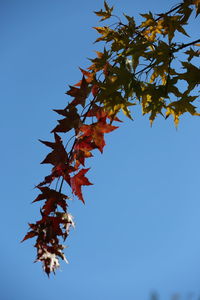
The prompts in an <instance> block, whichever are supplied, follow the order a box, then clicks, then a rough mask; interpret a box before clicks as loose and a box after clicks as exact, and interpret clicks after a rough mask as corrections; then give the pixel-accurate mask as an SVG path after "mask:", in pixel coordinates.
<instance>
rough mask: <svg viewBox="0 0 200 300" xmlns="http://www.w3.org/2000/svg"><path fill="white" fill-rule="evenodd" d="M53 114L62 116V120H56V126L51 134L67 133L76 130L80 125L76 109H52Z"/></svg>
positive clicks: (72, 107)
mask: <svg viewBox="0 0 200 300" xmlns="http://www.w3.org/2000/svg"><path fill="white" fill-rule="evenodd" d="M54 111H55V112H57V113H58V114H60V115H62V116H64V117H65V118H64V119H61V120H58V123H59V124H58V125H57V126H56V127H55V128H54V129H53V130H52V131H51V132H67V131H70V130H71V129H73V128H74V129H75V131H76V130H77V128H78V127H79V124H80V122H81V121H80V116H79V114H78V113H77V109H76V107H74V106H71V107H70V109H63V110H61V109H54Z"/></svg>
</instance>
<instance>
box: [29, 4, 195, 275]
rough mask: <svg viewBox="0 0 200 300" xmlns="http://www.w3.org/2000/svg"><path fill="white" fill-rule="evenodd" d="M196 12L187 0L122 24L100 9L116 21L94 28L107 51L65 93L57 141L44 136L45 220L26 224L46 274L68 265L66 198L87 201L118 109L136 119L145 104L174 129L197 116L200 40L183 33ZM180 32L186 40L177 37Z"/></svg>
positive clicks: (42, 188)
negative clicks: (134, 109)
mask: <svg viewBox="0 0 200 300" xmlns="http://www.w3.org/2000/svg"><path fill="white" fill-rule="evenodd" d="M199 13H200V1H199V0H184V1H183V2H181V3H180V4H178V5H176V6H175V7H173V8H171V9H170V10H169V11H167V12H165V13H160V14H157V15H154V14H152V13H151V12H149V13H146V14H141V16H142V18H143V21H142V22H141V23H140V24H138V25H136V23H135V20H134V18H133V17H130V16H127V15H125V14H124V19H125V22H122V21H121V19H120V18H119V17H118V16H115V15H113V7H109V5H108V4H107V2H104V9H101V10H100V11H97V12H95V14H96V15H97V16H99V17H100V18H101V19H100V21H105V20H108V19H110V18H117V23H114V25H109V26H108V25H107V26H101V27H94V28H95V30H96V31H97V32H98V33H99V34H100V37H98V38H97V40H96V42H103V43H104V50H103V51H102V52H99V51H97V52H96V57H95V58H92V59H91V63H92V64H91V65H90V66H89V67H88V69H87V70H83V69H80V71H81V73H82V79H81V80H80V81H79V82H78V83H76V84H75V85H74V86H70V87H69V90H68V91H67V92H66V94H67V95H68V96H70V97H72V100H71V101H69V102H68V103H67V105H66V107H65V108H64V109H55V110H54V111H55V112H56V113H57V114H59V115H60V116H62V119H59V120H58V125H57V126H56V127H55V128H54V129H53V130H52V133H53V135H54V142H49V141H42V140H40V142H42V143H43V144H44V145H45V146H47V147H49V148H51V152H50V153H49V154H48V155H47V156H46V158H45V159H44V160H43V161H42V164H50V165H52V169H51V172H50V174H49V175H47V176H46V177H45V178H44V180H43V181H42V182H40V183H39V184H38V185H37V186H36V188H37V189H38V190H39V192H40V193H39V195H38V196H37V198H36V199H35V200H34V201H33V202H38V201H44V202H43V204H42V207H41V209H40V214H41V219H40V220H39V221H37V222H36V223H34V224H29V227H30V230H29V231H28V233H27V234H26V235H25V237H24V239H23V241H24V240H27V239H29V238H33V237H35V238H36V243H35V245H34V246H35V248H36V249H37V259H36V261H41V262H42V263H43V268H44V271H45V272H46V273H47V275H49V274H50V273H51V272H55V270H56V269H57V268H58V267H59V259H62V260H65V261H66V262H67V259H66V258H65V254H64V248H65V246H64V245H63V244H62V243H61V240H62V239H63V240H65V239H66V238H67V237H68V235H69V231H70V228H71V227H73V226H74V220H73V217H72V215H71V214H70V213H69V212H68V203H67V201H68V200H69V199H70V196H69V195H70V193H71V194H74V195H75V196H76V197H77V198H78V199H79V200H81V201H82V202H83V203H84V202H85V201H84V197H83V194H82V186H87V185H91V184H92V183H90V181H89V180H88V178H87V177H86V173H87V172H88V170H89V168H85V160H86V159H87V158H90V157H92V156H93V150H94V149H98V150H99V151H100V152H101V153H102V152H103V149H104V146H105V139H104V134H105V133H109V132H112V131H113V130H115V129H117V128H118V126H114V125H112V124H113V123H117V124H120V122H121V121H120V119H119V113H120V112H123V113H124V114H125V115H126V116H127V117H128V118H130V119H132V113H131V110H130V107H131V106H133V105H141V107H142V113H143V115H145V114H148V115H149V120H150V123H151V124H152V123H153V121H154V120H155V118H156V117H157V116H158V115H161V116H163V117H164V118H166V119H167V118H168V117H169V116H170V115H171V116H172V117H173V119H174V123H175V126H177V125H178V123H179V119H180V116H181V115H183V114H185V113H186V112H188V113H190V114H191V115H193V116H194V115H196V116H199V115H200V114H199V113H198V112H197V110H196V106H195V105H194V102H195V100H196V99H197V98H198V91H197V87H198V85H199V84H200V68H199V67H198V66H197V63H198V61H197V59H198V57H199V54H200V50H199V47H200V39H196V40H192V39H191V37H189V35H188V33H187V31H186V26H187V25H188V22H190V21H191V20H192V18H193V19H194V18H197V17H198V15H199ZM180 34H183V35H185V36H186V37H188V38H190V40H189V42H186V43H182V42H180V40H181V36H180ZM178 54H179V57H181V61H180V59H179V57H177V55H178ZM191 61H192V62H193V63H192V62H191ZM180 66H181V67H180ZM179 69H181V70H183V71H180V70H179ZM183 82H184V83H185V84H182V83H183ZM61 134H63V136H64V139H65V140H66V141H65V143H64V144H63V140H62V139H61V137H60V135H61ZM50 187H51V188H50ZM66 193H67V194H66Z"/></svg>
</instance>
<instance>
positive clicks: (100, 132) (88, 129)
mask: <svg viewBox="0 0 200 300" xmlns="http://www.w3.org/2000/svg"><path fill="white" fill-rule="evenodd" d="M117 128H118V127H117V126H113V125H110V124H107V123H106V117H105V118H102V119H101V120H100V121H99V122H96V123H93V124H91V125H83V126H81V127H80V131H82V132H83V136H87V137H89V136H91V137H92V141H93V142H94V143H95V145H96V146H97V148H98V149H99V150H100V152H103V148H104V146H105V144H106V143H105V140H104V133H108V132H111V131H113V130H115V129H117Z"/></svg>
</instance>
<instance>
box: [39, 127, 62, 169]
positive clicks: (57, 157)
mask: <svg viewBox="0 0 200 300" xmlns="http://www.w3.org/2000/svg"><path fill="white" fill-rule="evenodd" d="M54 138H55V143H52V142H47V141H42V140H39V141H40V142H41V143H43V144H44V145H46V146H47V147H50V148H52V149H53V151H52V152H51V153H49V154H48V155H47V156H46V158H45V159H44V160H43V161H42V162H41V164H52V165H54V166H56V165H58V164H59V163H66V162H67V161H68V155H67V152H66V151H65V148H64V146H63V143H62V139H61V137H60V136H59V135H58V134H56V133H54Z"/></svg>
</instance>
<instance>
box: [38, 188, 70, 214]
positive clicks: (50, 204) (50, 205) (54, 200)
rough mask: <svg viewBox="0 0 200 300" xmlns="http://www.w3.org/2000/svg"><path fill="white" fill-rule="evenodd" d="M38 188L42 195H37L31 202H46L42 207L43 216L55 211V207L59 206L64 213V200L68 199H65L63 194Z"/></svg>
mask: <svg viewBox="0 0 200 300" xmlns="http://www.w3.org/2000/svg"><path fill="white" fill-rule="evenodd" d="M38 188H39V189H40V190H41V192H42V194H39V195H38V196H37V198H36V199H35V200H34V201H33V202H37V201H41V200H44V199H46V202H45V204H44V206H43V207H42V213H43V214H44V215H45V216H47V215H49V214H50V213H51V212H53V211H55V210H56V208H57V205H59V206H60V207H61V208H62V209H63V210H64V211H65V212H66V209H67V203H66V199H68V198H69V197H67V196H66V195H64V194H61V193H60V192H57V191H55V190H52V189H50V188H48V187H38Z"/></svg>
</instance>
